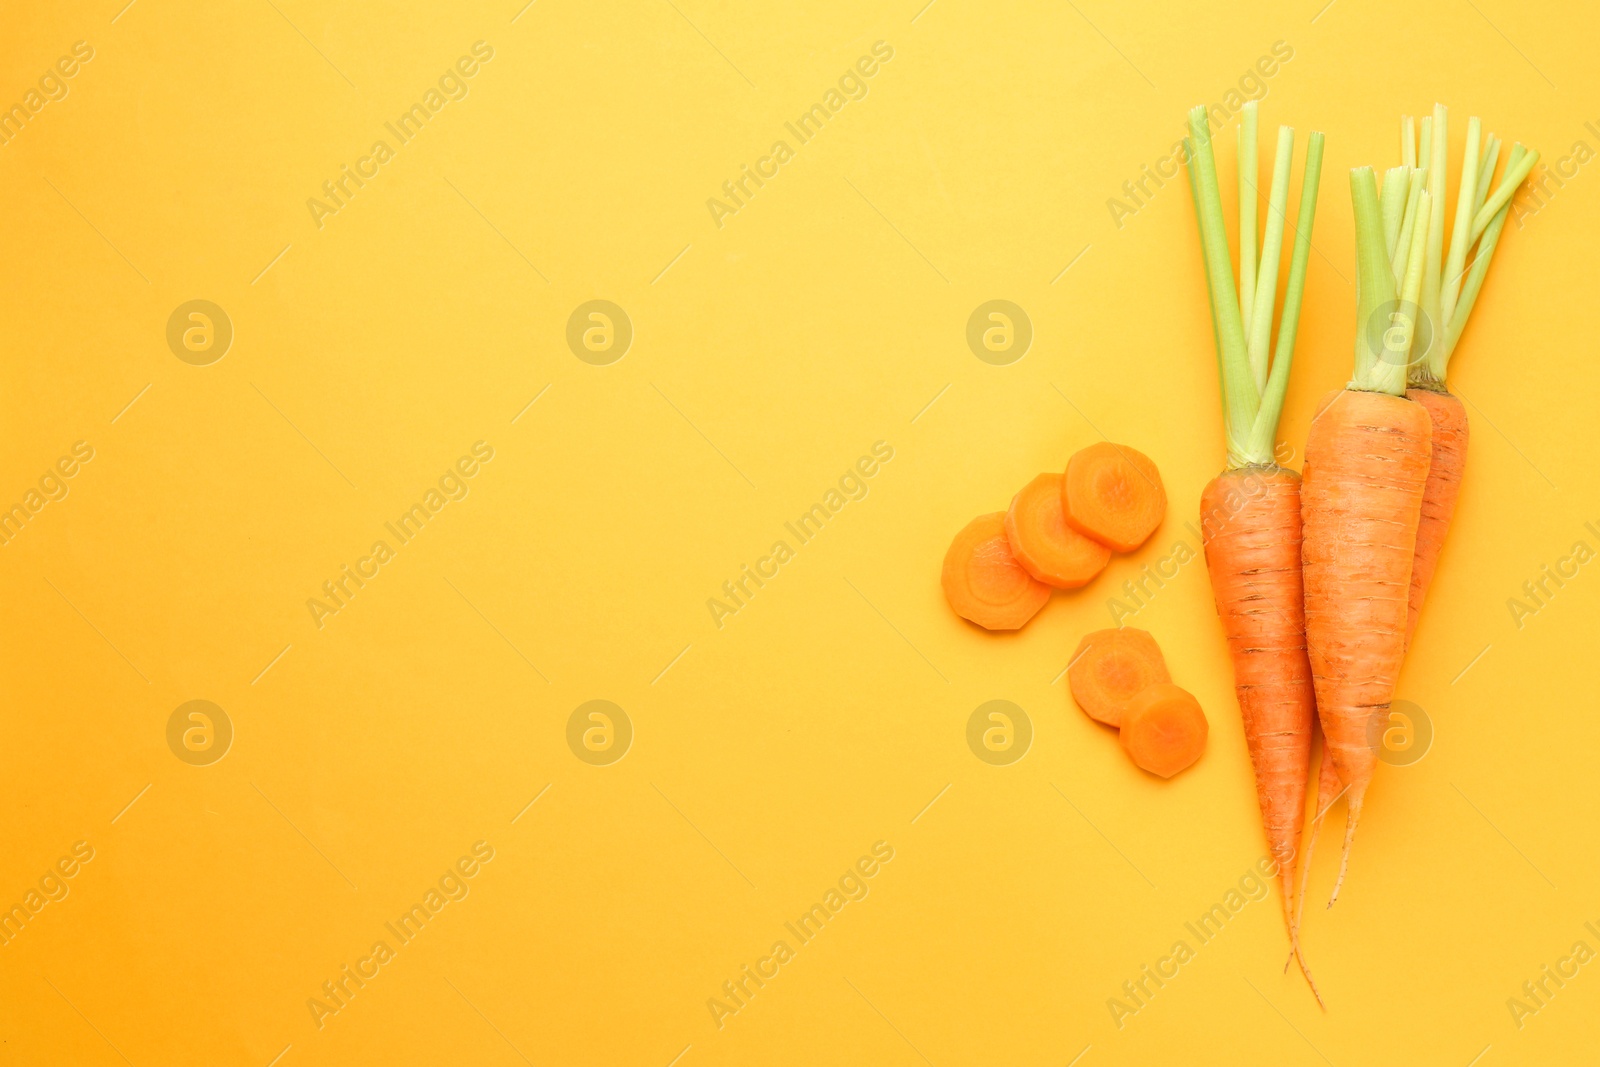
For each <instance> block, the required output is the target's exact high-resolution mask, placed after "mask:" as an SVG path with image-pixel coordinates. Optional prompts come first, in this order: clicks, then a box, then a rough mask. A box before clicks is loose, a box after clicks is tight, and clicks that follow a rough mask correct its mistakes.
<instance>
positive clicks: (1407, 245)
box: [1352, 104, 1539, 392]
mask: <svg viewBox="0 0 1600 1067" xmlns="http://www.w3.org/2000/svg"><path fill="white" fill-rule="evenodd" d="M1448 117H1449V114H1448V110H1447V109H1446V108H1445V106H1444V105H1443V104H1435V105H1433V114H1432V115H1431V116H1424V117H1423V119H1422V122H1421V123H1420V128H1421V138H1420V141H1421V147H1420V150H1419V147H1418V125H1419V124H1418V123H1416V122H1414V121H1413V119H1412V117H1411V116H1410V115H1406V116H1404V117H1403V118H1402V119H1401V120H1400V157H1401V165H1400V166H1398V167H1393V168H1391V169H1390V170H1389V171H1388V172H1387V173H1385V175H1384V179H1383V195H1382V199H1381V201H1380V202H1378V203H1377V204H1373V203H1371V202H1369V203H1368V204H1367V205H1366V210H1367V211H1368V212H1369V213H1372V212H1373V211H1374V210H1375V211H1376V212H1377V213H1378V214H1379V215H1380V216H1381V220H1382V222H1381V238H1380V236H1378V235H1376V234H1373V233H1370V232H1367V230H1364V229H1363V228H1362V226H1361V220H1360V215H1359V212H1360V211H1361V205H1360V204H1359V203H1358V205H1357V212H1358V215H1357V223H1356V225H1357V244H1358V249H1359V251H1358V255H1359V256H1360V258H1361V260H1362V262H1363V264H1365V262H1366V260H1367V258H1368V257H1369V255H1370V256H1371V258H1372V259H1373V260H1374V261H1376V260H1377V259H1378V258H1383V259H1385V260H1387V261H1388V263H1389V275H1390V279H1391V281H1392V286H1391V288H1397V289H1398V290H1399V291H1398V293H1397V294H1395V293H1391V294H1390V295H1389V297H1388V299H1389V300H1391V301H1394V300H1396V299H1397V300H1398V303H1396V304H1395V305H1394V306H1393V308H1392V309H1391V308H1386V307H1383V306H1382V305H1381V303H1378V302H1371V303H1369V301H1368V299H1367V296H1368V293H1369V290H1368V289H1367V288H1366V282H1367V278H1366V275H1365V274H1363V275H1362V279H1361V280H1362V286H1363V288H1362V290H1361V301H1360V303H1361V309H1362V312H1363V313H1364V314H1363V317H1362V318H1361V321H1360V327H1361V333H1362V334H1368V333H1373V334H1378V335H1388V336H1389V339H1390V341H1391V342H1392V343H1391V344H1387V345H1386V346H1385V347H1387V348H1389V349H1390V351H1389V352H1388V354H1387V355H1385V356H1384V357H1381V358H1382V359H1383V361H1384V362H1386V363H1393V362H1394V358H1395V355H1396V354H1397V353H1399V352H1401V351H1402V350H1403V353H1404V354H1405V355H1406V357H1407V358H1406V360H1405V361H1404V362H1405V364H1406V366H1407V374H1406V377H1407V378H1408V379H1409V381H1410V382H1411V384H1413V385H1423V386H1437V385H1439V384H1440V383H1442V382H1443V381H1444V378H1445V372H1446V371H1447V370H1448V369H1449V365H1450V357H1451V355H1452V354H1454V352H1455V348H1456V345H1457V344H1458V343H1459V342H1460V340H1461V332H1462V330H1464V329H1465V328H1466V324H1467V317H1468V316H1469V315H1471V314H1472V308H1473V305H1474V304H1475V303H1476V302H1477V299H1478V293H1479V291H1481V290H1482V288H1483V281H1484V278H1485V276H1487V275H1488V273H1489V263H1490V261H1491V260H1492V259H1493V258H1494V251H1495V247H1496V246H1497V245H1498V244H1499V242H1500V232H1501V230H1502V229H1504V227H1505V222H1506V216H1507V214H1508V213H1509V212H1510V210H1511V198H1512V196H1513V195H1514V194H1515V193H1516V191H1517V187H1518V186H1519V185H1521V184H1522V181H1523V179H1524V178H1526V177H1527V176H1528V174H1529V173H1530V172H1531V171H1532V170H1533V165H1534V164H1535V163H1537V162H1538V161H1539V153H1538V152H1530V151H1528V150H1527V149H1525V148H1523V147H1522V145H1520V144H1517V145H1513V146H1512V148H1511V154H1510V156H1509V158H1508V159H1507V160H1506V166H1505V170H1504V171H1503V172H1502V173H1501V176H1500V184H1499V185H1497V186H1495V187H1494V190H1493V191H1492V192H1491V191H1490V185H1491V184H1492V180H1493V178H1494V171H1495V166H1496V165H1497V164H1498V163H1499V159H1500V147H1501V146H1500V139H1499V138H1497V137H1495V136H1494V135H1493V134H1490V135H1489V137H1488V139H1487V140H1485V139H1484V138H1483V135H1482V127H1481V124H1480V123H1479V121H1478V120H1477V119H1476V118H1471V119H1468V120H1467V142H1466V145H1465V147H1464V149H1463V153H1462V160H1461V180H1460V182H1459V184H1458V185H1457V186H1456V217H1455V223H1454V225H1453V226H1452V227H1451V230H1450V246H1449V250H1448V252H1446V249H1445V243H1444V242H1445V198H1446V195H1447V192H1448V190H1447V189H1446V184H1447V179H1448V167H1449V139H1448V136H1447V135H1448V130H1449V128H1448ZM1369 174H1370V172H1369ZM1354 180H1355V179H1354V177H1353V176H1352V182H1354ZM1365 180H1366V179H1362V181H1363V182H1365ZM1352 192H1355V190H1354V187H1353V186H1352ZM1357 195H1358V197H1365V193H1364V192H1361V193H1357ZM1374 199H1376V194H1375V193H1374ZM1369 229H1370V228H1369ZM1380 241H1381V244H1382V254H1381V257H1380V253H1379V249H1378V245H1379V243H1380ZM1368 245H1370V246H1371V248H1370V249H1368V248H1367V246H1368ZM1419 249H1420V257H1417V256H1415V255H1414V254H1415V253H1417V252H1418V250H1419ZM1469 256H1471V257H1472V259H1471V263H1470V264H1469V263H1468V257H1469ZM1413 272H1414V276H1415V280H1417V281H1419V282H1420V286H1419V287H1418V289H1417V292H1416V293H1415V295H1412V293H1411V287H1410V286H1408V285H1407V282H1408V281H1410V280H1412V275H1413ZM1367 313H1370V314H1376V315H1378V316H1380V321H1376V322H1374V321H1371V320H1369V319H1368V318H1367ZM1412 334H1415V335H1416V336H1415V338H1413V337H1412V336H1411V335H1412ZM1362 343H1363V342H1362V341H1361V340H1359V339H1358V340H1357V346H1358V351H1357V357H1356V359H1357V370H1358V375H1357V376H1358V378H1359V376H1360V374H1359V370H1360V364H1361V359H1362V356H1361V353H1360V346H1361V345H1362ZM1408 345H1409V346H1412V347H1407V346H1408ZM1392 376H1393V375H1392V372H1391V373H1386V374H1382V375H1380V377H1382V378H1383V379H1384V380H1385V381H1387V379H1388V378H1390V377H1392ZM1384 391H1385V392H1393V391H1394V390H1392V389H1388V388H1385V389H1384Z"/></svg>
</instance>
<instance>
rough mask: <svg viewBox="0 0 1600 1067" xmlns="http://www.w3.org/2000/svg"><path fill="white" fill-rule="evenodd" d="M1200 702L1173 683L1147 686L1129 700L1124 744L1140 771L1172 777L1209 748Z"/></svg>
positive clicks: (1124, 722) (1124, 721)
mask: <svg viewBox="0 0 1600 1067" xmlns="http://www.w3.org/2000/svg"><path fill="white" fill-rule="evenodd" d="M1208 730H1209V727H1208V726H1207V724H1206V716H1205V712H1203V711H1201V710H1200V702H1199V701H1197V700H1195V698H1194V697H1193V696H1191V695H1190V694H1189V693H1187V692H1185V691H1184V690H1182V689H1179V688H1178V687H1177V686H1175V685H1173V684H1172V683H1171V682H1159V683H1157V684H1156V685H1150V686H1146V687H1145V688H1144V689H1142V690H1140V691H1139V695H1138V696H1136V697H1134V698H1133V699H1132V700H1131V701H1129V702H1128V708H1127V714H1126V715H1125V716H1124V717H1123V720H1122V747H1123V749H1125V750H1126V751H1127V753H1128V756H1129V758H1130V759H1132V760H1133V762H1134V765H1135V766H1137V767H1138V768H1139V769H1140V770H1145V771H1149V772H1150V773H1151V774H1156V775H1160V776H1161V777H1162V778H1171V777H1172V776H1173V775H1175V774H1177V773H1178V772H1179V771H1181V770H1183V769H1184V768H1186V767H1188V766H1190V765H1192V764H1193V763H1194V761H1195V760H1197V759H1199V758H1200V754H1201V753H1202V752H1204V751H1205V750H1206V734H1207V732H1208Z"/></svg>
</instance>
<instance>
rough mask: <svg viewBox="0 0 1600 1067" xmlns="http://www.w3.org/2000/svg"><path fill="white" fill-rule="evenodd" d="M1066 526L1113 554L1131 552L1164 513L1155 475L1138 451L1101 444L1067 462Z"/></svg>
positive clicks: (1162, 492)
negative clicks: (1111, 550)
mask: <svg viewBox="0 0 1600 1067" xmlns="http://www.w3.org/2000/svg"><path fill="white" fill-rule="evenodd" d="M1062 504H1063V506H1064V508H1065V510H1066V517H1067V524H1068V525H1069V526H1071V527H1072V528H1073V529H1074V530H1077V531H1078V532H1079V533H1081V534H1083V535H1084V536H1085V537H1092V538H1094V539H1095V540H1096V541H1099V542H1100V543H1101V544H1103V545H1106V546H1107V547H1109V548H1114V549H1116V550H1117V551H1118V552H1132V551H1133V550H1134V549H1136V548H1138V547H1139V546H1140V545H1142V544H1144V542H1145V538H1147V537H1149V536H1150V535H1151V534H1153V533H1155V532H1156V527H1157V526H1160V525H1161V520H1162V519H1164V518H1166V515H1167V491H1166V490H1165V489H1163V488H1162V487H1161V474H1160V472H1158V471H1157V470H1156V465H1155V464H1154V463H1151V462H1150V458H1149V457H1148V456H1146V455H1145V454H1144V453H1142V452H1136V451H1134V450H1133V449H1131V448H1129V447H1127V446H1126V445H1114V444H1112V443H1111V442H1109V441H1102V442H1100V443H1099V444H1096V445H1090V446H1089V447H1088V448H1085V449H1082V450H1080V451H1079V452H1078V453H1076V454H1075V455H1074V456H1073V457H1072V458H1071V459H1070V460H1068V461H1067V476H1066V478H1065V480H1064V481H1063V483H1062Z"/></svg>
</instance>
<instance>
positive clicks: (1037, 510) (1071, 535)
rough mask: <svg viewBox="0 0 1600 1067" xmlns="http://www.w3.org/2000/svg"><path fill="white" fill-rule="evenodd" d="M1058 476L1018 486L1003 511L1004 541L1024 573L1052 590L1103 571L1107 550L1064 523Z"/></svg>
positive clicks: (1081, 582)
mask: <svg viewBox="0 0 1600 1067" xmlns="http://www.w3.org/2000/svg"><path fill="white" fill-rule="evenodd" d="M1064 480H1065V478H1064V476H1063V475H1060V474H1041V475H1039V477H1037V478H1035V479H1034V480H1033V481H1031V482H1029V483H1028V484H1027V485H1025V486H1023V487H1022V491H1021V492H1020V493H1018V494H1017V495H1016V496H1015V497H1014V498H1013V499H1012V501H1011V509H1010V510H1009V511H1007V512H1006V539H1007V540H1009V541H1010V542H1011V551H1012V552H1014V553H1016V556H1017V562H1019V563H1021V564H1022V565H1023V567H1025V568H1027V571H1028V573H1029V574H1031V575H1033V576H1034V577H1035V578H1037V579H1038V580H1039V581H1041V582H1043V583H1044V584H1046V585H1049V586H1054V587H1055V588H1057V589H1077V588H1078V587H1079V586H1083V585H1088V584H1089V583H1090V582H1091V581H1093V580H1094V576H1095V575H1097V574H1099V573H1100V572H1101V571H1103V570H1105V567H1106V564H1107V563H1108V562H1109V561H1110V560H1111V550H1110V549H1109V548H1107V547H1106V546H1105V545H1102V544H1101V543H1100V542H1098V541H1095V540H1092V539H1090V538H1088V537H1085V536H1083V534H1081V533H1079V532H1078V531H1077V530H1074V529H1073V528H1072V527H1070V526H1068V525H1067V514H1066V510H1065V504H1064V502H1063V500H1062V496H1063V493H1062V489H1061V483H1062V482H1063V481H1064Z"/></svg>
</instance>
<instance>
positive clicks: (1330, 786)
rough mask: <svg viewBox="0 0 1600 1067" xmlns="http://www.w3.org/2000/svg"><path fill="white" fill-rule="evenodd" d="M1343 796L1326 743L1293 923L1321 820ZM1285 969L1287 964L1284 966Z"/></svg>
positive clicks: (1301, 904) (1302, 897)
mask: <svg viewBox="0 0 1600 1067" xmlns="http://www.w3.org/2000/svg"><path fill="white" fill-rule="evenodd" d="M1342 796H1344V789H1343V788H1342V787H1341V786H1340V785H1339V771H1338V770H1337V768H1335V767H1334V765H1333V756H1332V755H1331V754H1330V753H1329V752H1328V746H1327V745H1326V743H1324V745H1323V746H1322V766H1321V768H1320V769H1319V770H1318V772H1317V792H1316V795H1315V796H1314V797H1313V798H1312V801H1311V804H1312V807H1313V808H1315V809H1316V814H1315V815H1314V816H1312V819H1311V833H1310V835H1309V839H1308V840H1307V841H1306V851H1305V857H1304V858H1303V859H1302V860H1301V875H1300V891H1299V892H1298V893H1297V894H1296V896H1295V906H1294V921H1295V922H1296V923H1299V921H1300V912H1301V911H1302V909H1304V907H1305V903H1306V883H1307V882H1308V881H1310V880H1311V857H1312V855H1313V854H1314V853H1315V852H1316V850H1317V834H1318V833H1320V832H1321V831H1322V822H1323V819H1324V818H1326V817H1327V814H1328V811H1329V809H1331V808H1332V807H1333V805H1334V804H1335V803H1336V802H1337V801H1338V799H1339V798H1340V797H1342ZM1284 966H1285V967H1287V966H1288V964H1284Z"/></svg>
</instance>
